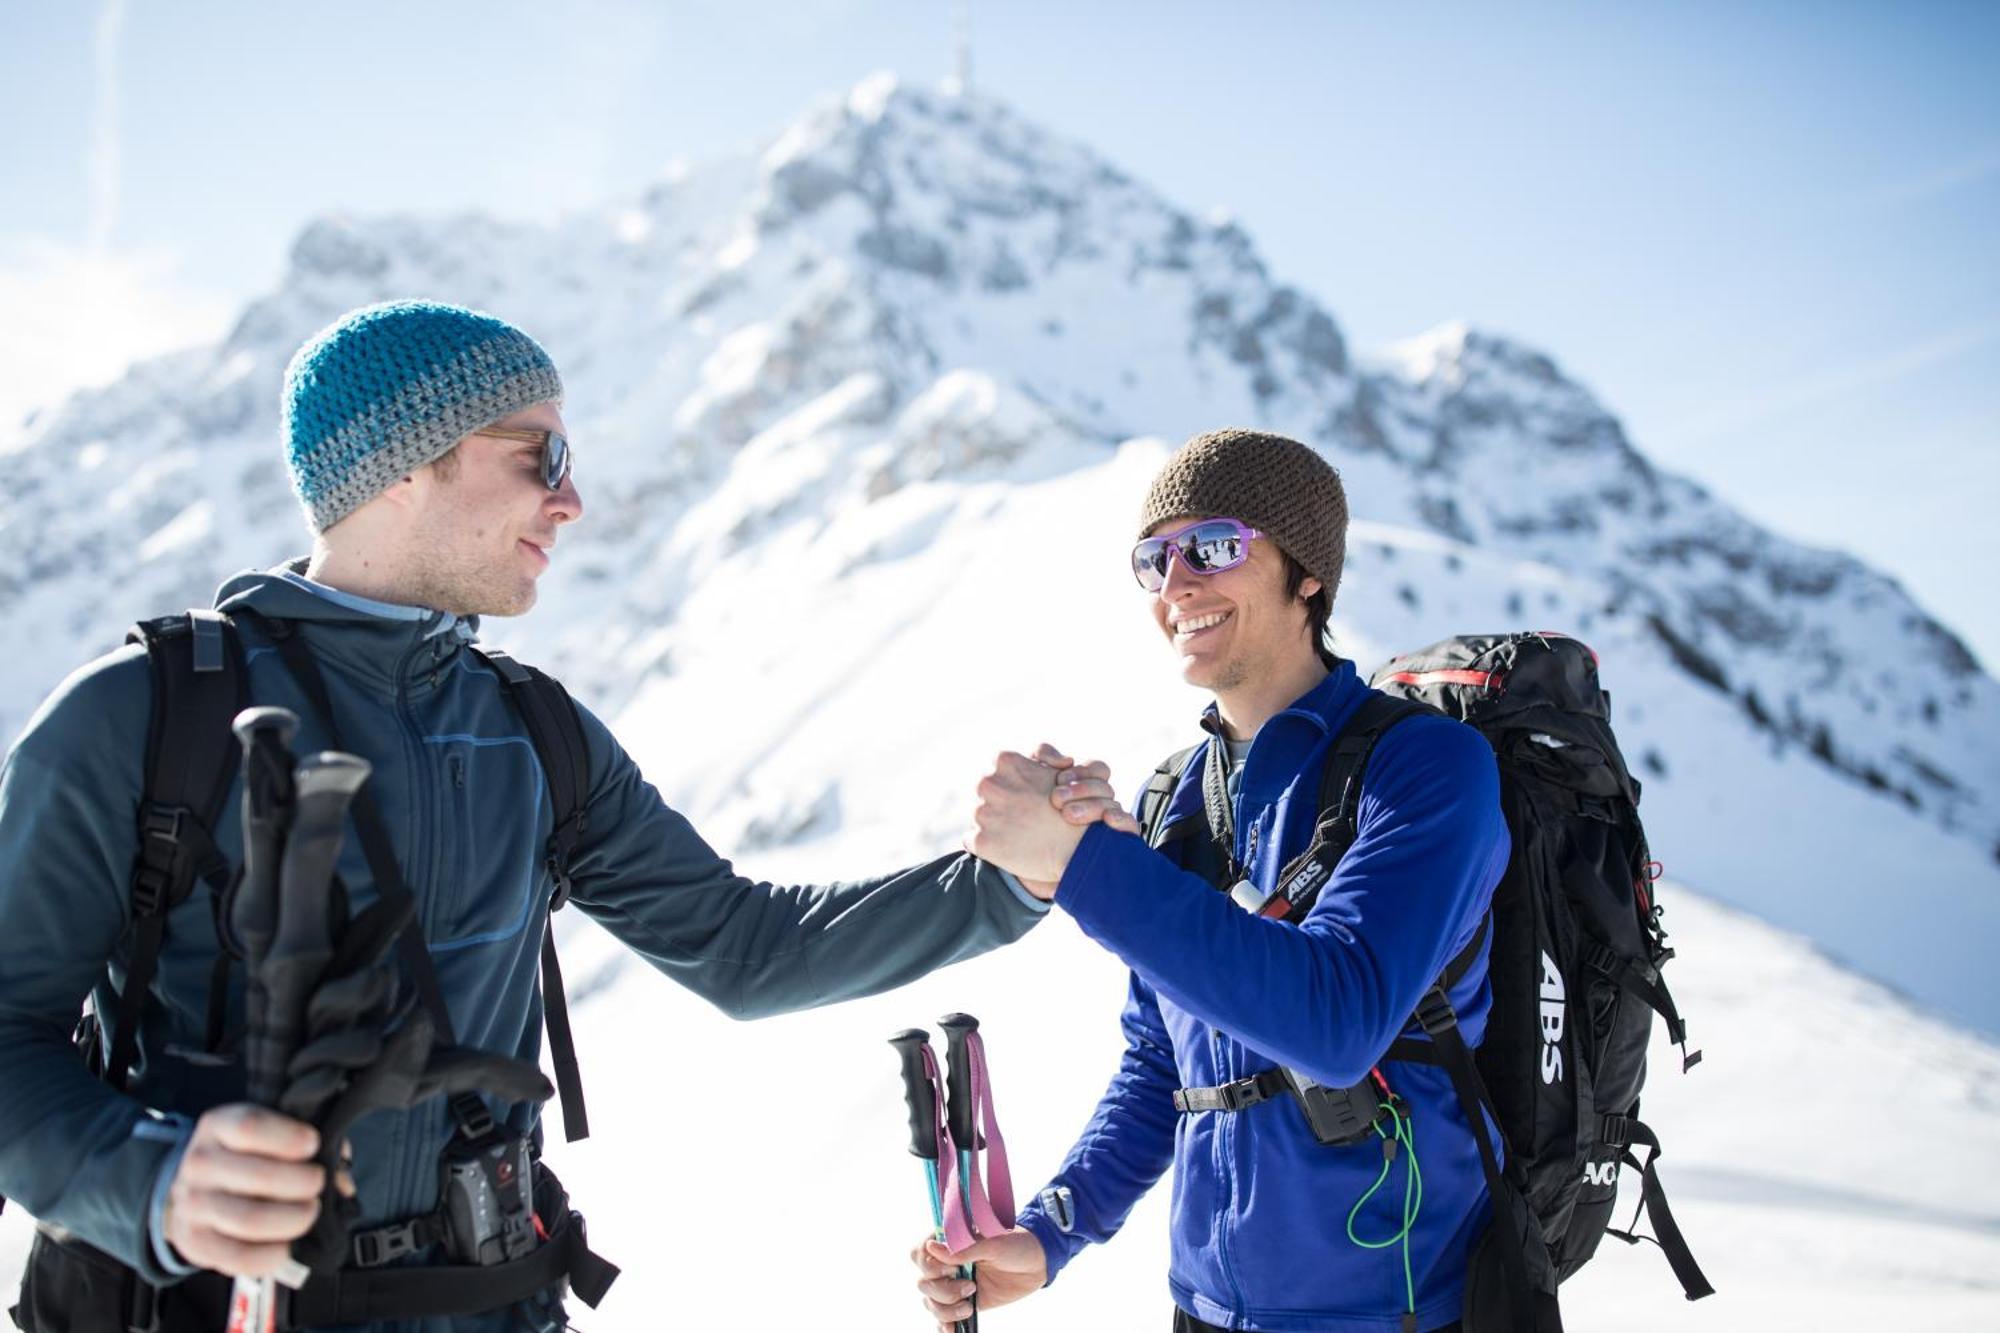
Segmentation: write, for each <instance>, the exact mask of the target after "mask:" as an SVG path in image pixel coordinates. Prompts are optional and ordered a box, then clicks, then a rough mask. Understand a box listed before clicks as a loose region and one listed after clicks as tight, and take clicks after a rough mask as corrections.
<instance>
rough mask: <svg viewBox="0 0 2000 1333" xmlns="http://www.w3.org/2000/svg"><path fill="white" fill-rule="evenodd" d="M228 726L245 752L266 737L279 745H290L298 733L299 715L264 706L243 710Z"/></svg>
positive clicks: (290, 711) (287, 709) (283, 709)
mask: <svg viewBox="0 0 2000 1333" xmlns="http://www.w3.org/2000/svg"><path fill="white" fill-rule="evenodd" d="M230 725H231V727H232V729H233V730H234V731H235V732H236V739H237V740H239V741H241V742H242V743H243V748H244V749H245V750H248V749H249V748H250V747H251V746H252V745H254V744H256V743H257V742H258V741H259V740H260V739H262V738H264V737H266V736H269V737H270V738H271V739H272V740H274V741H276V742H277V743H278V744H279V745H290V744H291V743H292V737H294V736H296V735H298V732H299V715H298V714H297V713H294V712H293V711H292V710H291V709H289V708H276V707H273V706H271V705H268V704H264V705H259V706H258V707H256V708H246V709H244V710H243V711H242V712H240V713H238V714H237V715H236V720H235V721H234V722H232V723H231V724H230Z"/></svg>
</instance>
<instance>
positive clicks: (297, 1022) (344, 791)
mask: <svg viewBox="0 0 2000 1333" xmlns="http://www.w3.org/2000/svg"><path fill="white" fill-rule="evenodd" d="M369 771H370V768H369V764H368V761H367V760H365V759H362V758H360V757H359V756H357V755H351V754H339V753H336V752H332V751H328V752H326V753H323V754H316V755H309V756H308V757H306V758H305V759H302V760H300V761H299V762H298V764H297V766H296V767H294V768H293V770H292V811H291V826H290V828H289V830H287V832H286V836H285V839H284V853H283V856H282V858H281V859H280V860H279V862H278V866H277V888H276V894H275V899H276V904H275V905H276V914H275V920H272V919H270V918H264V919H262V920H259V921H257V922H256V927H257V929H258V930H260V931H262V930H264V929H265V928H266V927H268V933H267V934H265V936H264V938H265V940H266V942H267V943H266V948H265V951H264V954H263V957H262V958H261V959H260V960H259V961H258V963H257V966H256V969H255V974H254V980H255V981H258V982H261V983H262V988H261V992H260V995H261V999H262V1011H261V1015H260V1016H259V1018H258V1020H257V1021H256V1022H255V1023H254V1024H253V1033H254V1035H255V1039H254V1040H253V1041H251V1042H249V1043H246V1046H245V1050H244V1064H245V1072H246V1074H247V1075H248V1077H249V1093H250V1099H251V1100H252V1101H254V1102H257V1103H259V1104H260V1105H263V1106H276V1105H277V1104H278V1099H279V1097H280V1096H281V1095H282V1094H283V1092H284V1090H285V1067H286V1066H287V1065H288V1064H289V1063H290V1062H291V1058H292V1053H293V1051H294V1049H295V1048H296V1047H297V1046H298V1043H299V1040H300V1038H301V1036H302V1035H303V1034H304V1031H305V1016H306V1004H307V1002H308V1001H309V1000H310V999H311V998H312V993H313V988H314V987H315V986H316V985H318V983H319V980H320V974H321V973H322V972H324V971H325V969H326V965H327V961H328V960H329V959H331V958H332V957H333V922H332V920H331V913H332V892H333V872H334V866H335V863H336V862H337V861H338V860H339V858H340V841H341V832H342V828H343V825H344V823H345V820H346V818H347V807H348V805H349V804H350V803H351V802H352V801H353V800H354V795H355V793H356V792H358V791H360V790H361V784H362V783H363V782H366V781H367V780H368V774H369ZM248 833H249V830H248V829H247V828H246V836H247V835H248ZM263 850H265V851H268V850H269V848H268V847H266V848H264V849H263ZM245 882H246V885H247V883H248V880H247V871H246V881H245ZM245 911H246V915H247V914H248V912H249V909H248V908H246V909H245ZM232 919H233V917H232ZM328 1151H336V1152H337V1151H338V1148H337V1146H336V1145H326V1144H322V1145H321V1152H322V1153H326V1152H328ZM306 1277H307V1273H306V1270H305V1268H304V1267H303V1266H302V1265H300V1264H299V1263H298V1262H297V1261H296V1260H293V1261H290V1262H289V1264H288V1266H287V1269H286V1270H285V1271H283V1272H281V1273H280V1274H279V1275H278V1280H282V1281H283V1282H284V1283H285V1285H287V1286H290V1287H297V1286H299V1285H301V1284H303V1283H304V1281H305V1279H306ZM277 1310H278V1293H277V1286H276V1283H275V1282H274V1280H273V1279H271V1278H264V1279H261V1280H258V1279H251V1278H238V1279H237V1280H236V1282H235V1285H234V1286H233V1287H232V1289H231V1291H230V1299H229V1323H228V1327H227V1333H272V1330H273V1329H274V1328H275V1327H276V1324H277Z"/></svg>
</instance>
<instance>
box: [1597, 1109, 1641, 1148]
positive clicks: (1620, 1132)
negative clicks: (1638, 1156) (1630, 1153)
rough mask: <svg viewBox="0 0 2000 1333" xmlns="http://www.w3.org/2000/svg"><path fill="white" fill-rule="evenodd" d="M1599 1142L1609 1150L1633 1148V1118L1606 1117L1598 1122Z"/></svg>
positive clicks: (1620, 1116)
mask: <svg viewBox="0 0 2000 1333" xmlns="http://www.w3.org/2000/svg"><path fill="white" fill-rule="evenodd" d="M1597 1141H1598V1142H1599V1143H1601V1144H1603V1145H1604V1146H1605V1147H1607V1148H1629V1147H1631V1146H1632V1117H1630V1116H1624V1115H1606V1116H1602V1117H1600V1118H1599V1120H1598V1122H1597Z"/></svg>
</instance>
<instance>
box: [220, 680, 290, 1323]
mask: <svg viewBox="0 0 2000 1333" xmlns="http://www.w3.org/2000/svg"><path fill="white" fill-rule="evenodd" d="M298 727H299V719H298V716H297V715H296V714H294V713H292V712H291V711H290V710H289V709H284V708H246V709H244V710H243V711H242V712H241V713H238V714H237V715H236V719H235V722H234V729H235V732H236V738H237V740H238V741H239V742H240V743H241V744H242V746H243V879H242V882H241V883H240V884H238V885H237V887H236V892H235V894H234V895H233V897H232V900H231V902H230V912H229V928H230V931H231V933H232V934H234V935H235V937H236V941H237V944H238V945H239V946H240V947H241V949H242V952H243V965H244V973H245V977H246V982H247V986H246V989H247V994H246V998H245V1008H246V1010H247V1012H248V1015H249V1018H250V1032H249V1034H248V1035H247V1037H246V1039H245V1053H244V1059H245V1063H246V1065H247V1066H248V1067H249V1068H250V1069H251V1070H254V1071H255V1072H254V1073H253V1074H252V1075H251V1081H252V1082H253V1083H254V1084H255V1091H254V1092H253V1094H252V1095H253V1099H254V1100H257V1101H260V1102H262V1103H264V1104H266V1105H269V1104H270V1103H271V1102H274V1101H276V1100H277V1096H276V1087H281V1086H282V1084H276V1085H274V1083H273V1071H272V1066H273V1064H274V1060H273V1058H272V1052H271V1051H270V1050H269V1049H268V1048H269V1045H270V1034H269V1031H268V1029H267V1027H266V1024H267V1022H268V1020H269V1016H270V1013H271V1007H270V998H269V996H268V994H267V993H266V991H265V988H264V977H263V968H264V962H265V959H266V958H267V957H268V955H269V953H270V950H271V942H272V939H273V937H274V936H275V935H276V933H277V927H278V867H279V863H280V860H281V858H282V856H283V853H284V839H285V828H286V826H287V824H288V823H289V821H290V817H291V800H292V753H291V751H290V749H289V748H287V747H288V746H289V745H290V744H291V740H292V737H293V736H295V735H296V734H297V733H298ZM275 1076H276V1077H277V1078H282V1077H283V1066H282V1065H281V1064H280V1065H277V1067H276V1070H275ZM258 1094H262V1095H258ZM277 1314H278V1289H277V1285H276V1284H275V1283H274V1282H273V1281H272V1280H271V1279H269V1278H261V1279H259V1278H238V1279H236V1281H235V1283H234V1284H233V1286H232V1287H231V1290H230V1294H229V1319H228V1325H227V1328H228V1333H271V1330H273V1329H274V1328H275V1327H276V1325H277Z"/></svg>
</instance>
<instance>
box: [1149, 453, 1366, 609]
mask: <svg viewBox="0 0 2000 1333" xmlns="http://www.w3.org/2000/svg"><path fill="white" fill-rule="evenodd" d="M1208 515H1214V516H1216V517H1219V518H1234V519H1239V520H1241V521H1242V522H1244V523H1247V524H1249V525H1250V526H1251V527H1253V528H1255V529H1257V530H1258V531H1259V532H1262V533H1265V534H1267V535H1268V536H1269V537H1270V538H1271V540H1273V541H1275V542H1277V543H1278V546H1279V548H1280V549H1281V550H1283V551H1284V553H1285V554H1286V555H1289V556H1290V557H1292V559H1294V560H1296V561H1298V562H1299V564H1300V565H1301V566H1303V567H1304V569H1305V571H1306V573H1308V574H1310V575H1312V576H1313V577H1314V578H1316V579H1318V580H1319V581H1320V582H1321V583H1323V584H1325V585H1326V593H1327V597H1328V598H1329V599H1331V598H1332V596H1333V593H1334V590H1335V589H1336V588H1338V587H1339V586H1340V568H1341V566H1342V565H1343V564H1344V563H1346V560H1347V492H1346V491H1345V490H1343V489H1342V488H1341V485H1340V474H1339V473H1338V472H1336V471H1334V470H1333V465H1332V464H1331V463H1329V462H1327V461H1326V460H1325V459H1324V458H1321V457H1320V456H1319V454H1318V453H1316V452H1315V451H1314V450H1312V449H1311V448H1310V447H1308V446H1306V445H1303V444H1300V443H1299V442H1298V441H1297V440H1291V439H1286V438H1285V437H1284V436H1282V435H1270V434H1266V433H1265V432H1263V431H1257V430H1244V429H1242V428H1240V427H1225V428H1224V429H1222V430H1212V431H1209V432H1208V433H1207V434H1205V435H1197V436H1195V437H1194V438H1193V439H1191V440H1189V441H1188V442H1187V443H1186V444H1184V445H1182V446H1181V447H1180V448H1178V449H1176V450H1175V451H1174V456H1173V457H1172V458H1169V459H1168V460H1167V465H1166V466H1165V467H1163V468H1161V469H1160V475H1159V476H1157V477H1154V478H1153V484H1152V486H1151V487H1150V488H1149V489H1148V490H1147V491H1146V507H1145V508H1144V509H1143V510H1141V511H1140V514H1139V535H1140V536H1142V537H1143V536H1145V535H1146V534H1147V533H1148V532H1150V531H1152V529H1153V528H1154V527H1155V526H1157V525H1158V524H1160V523H1162V522H1164V521H1166V520H1167V519H1170V518H1196V517H1203V516H1208Z"/></svg>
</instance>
